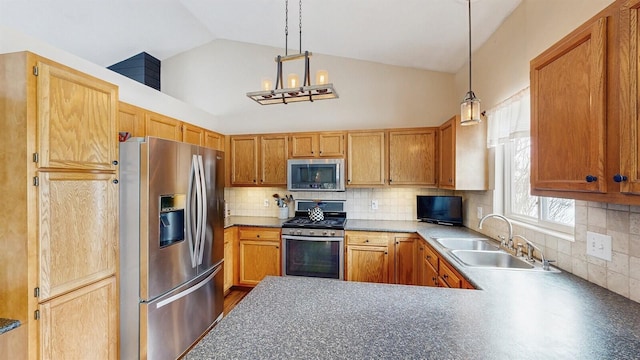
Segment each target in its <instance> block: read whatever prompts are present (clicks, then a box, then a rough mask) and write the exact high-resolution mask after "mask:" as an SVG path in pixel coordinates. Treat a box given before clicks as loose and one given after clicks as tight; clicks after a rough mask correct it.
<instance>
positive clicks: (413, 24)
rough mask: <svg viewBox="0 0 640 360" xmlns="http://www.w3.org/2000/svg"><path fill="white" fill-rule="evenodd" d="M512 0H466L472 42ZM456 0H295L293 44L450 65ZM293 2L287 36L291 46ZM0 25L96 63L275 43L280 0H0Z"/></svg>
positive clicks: (426, 65) (460, 31) (460, 26)
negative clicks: (230, 44) (209, 46)
mask: <svg viewBox="0 0 640 360" xmlns="http://www.w3.org/2000/svg"><path fill="white" fill-rule="evenodd" d="M521 1H522V0H471V4H472V34H473V35H472V43H473V48H474V49H476V48H478V47H479V46H480V45H481V44H483V43H484V42H485V41H486V40H487V39H488V38H489V36H490V35H491V34H492V33H493V32H494V31H495V30H496V29H497V28H498V27H499V25H500V24H501V23H502V22H503V21H504V19H505V18H507V17H508V16H509V14H511V12H512V11H513V10H514V9H515V8H516V7H517V6H518V5H519V4H520V2H521ZM467 4H468V3H467V1H466V0H403V1H397V0H303V1H302V16H301V21H302V50H309V51H312V52H314V53H321V54H326V55H333V56H340V57H347V58H354V59H359V60H367V61H373V62H379V63H383V64H390V65H398V66H406V67H412V68H418V69H427V70H434V71H443V72H451V73H452V72H456V71H458V70H460V69H461V67H462V66H465V65H466V64H467V61H468V54H467V51H468V49H467V46H468V22H467V21H468V17H467ZM298 8H299V2H298V1H296V0H291V1H289V4H288V9H289V22H288V30H289V37H288V44H289V48H290V49H292V51H290V53H292V52H297V50H298V48H299V24H300V17H299V11H298ZM0 25H3V26H6V27H9V28H13V29H16V30H18V31H21V32H23V33H26V34H28V35H31V36H34V37H36V38H38V39H40V40H43V41H45V42H47V43H49V44H51V45H53V46H56V47H58V48H60V49H63V50H66V51H68V52H70V53H72V54H75V55H77V56H80V57H82V58H85V59H87V60H89V61H92V62H94V63H96V64H98V65H101V66H109V65H112V64H114V63H117V62H119V61H121V60H124V59H126V58H129V57H131V56H133V55H135V54H138V53H140V52H142V51H146V52H148V53H149V54H151V55H153V56H155V57H157V58H159V59H160V60H164V59H166V58H169V57H171V56H173V55H176V54H179V53H181V52H184V51H187V50H189V49H192V48H195V47H198V46H200V45H203V44H205V43H208V42H210V41H213V40H216V39H226V40H233V41H240V42H246V43H251V44H259V45H266V46H273V47H278V48H284V46H285V1H284V0H55V1H53V0H48V1H46V0H30V1H24V0H0Z"/></svg>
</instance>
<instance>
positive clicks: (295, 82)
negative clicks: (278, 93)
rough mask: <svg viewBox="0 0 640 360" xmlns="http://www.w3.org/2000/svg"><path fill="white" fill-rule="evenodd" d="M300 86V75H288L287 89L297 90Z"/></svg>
mask: <svg viewBox="0 0 640 360" xmlns="http://www.w3.org/2000/svg"><path fill="white" fill-rule="evenodd" d="M299 86H300V80H299V79H298V74H293V73H291V74H289V75H287V87H289V88H295V87H299Z"/></svg>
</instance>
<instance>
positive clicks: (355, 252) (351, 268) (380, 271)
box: [346, 245, 389, 283]
mask: <svg viewBox="0 0 640 360" xmlns="http://www.w3.org/2000/svg"><path fill="white" fill-rule="evenodd" d="M346 280H348V281H365V282H376V283H388V282H389V252H388V248H387V247H386V246H358V245H349V246H347V274H346Z"/></svg>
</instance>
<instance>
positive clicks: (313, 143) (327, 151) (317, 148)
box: [291, 132, 344, 158]
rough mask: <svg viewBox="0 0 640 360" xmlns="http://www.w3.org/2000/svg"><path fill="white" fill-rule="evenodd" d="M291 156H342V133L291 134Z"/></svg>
mask: <svg viewBox="0 0 640 360" xmlns="http://www.w3.org/2000/svg"><path fill="white" fill-rule="evenodd" d="M291 157H292V158H314V157H329V158H340V157H344V133H343V132H322V133H298V134H292V135H291Z"/></svg>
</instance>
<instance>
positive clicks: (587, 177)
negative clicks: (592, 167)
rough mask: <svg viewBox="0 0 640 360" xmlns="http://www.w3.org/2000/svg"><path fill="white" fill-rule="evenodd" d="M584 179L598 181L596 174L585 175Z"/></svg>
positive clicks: (590, 181)
mask: <svg viewBox="0 0 640 360" xmlns="http://www.w3.org/2000/svg"><path fill="white" fill-rule="evenodd" d="M585 180H586V181H587V182H588V183H592V182H596V181H598V177H597V176H593V175H587V176H586V177H585Z"/></svg>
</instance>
